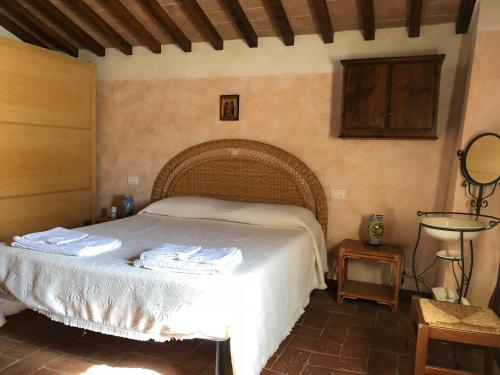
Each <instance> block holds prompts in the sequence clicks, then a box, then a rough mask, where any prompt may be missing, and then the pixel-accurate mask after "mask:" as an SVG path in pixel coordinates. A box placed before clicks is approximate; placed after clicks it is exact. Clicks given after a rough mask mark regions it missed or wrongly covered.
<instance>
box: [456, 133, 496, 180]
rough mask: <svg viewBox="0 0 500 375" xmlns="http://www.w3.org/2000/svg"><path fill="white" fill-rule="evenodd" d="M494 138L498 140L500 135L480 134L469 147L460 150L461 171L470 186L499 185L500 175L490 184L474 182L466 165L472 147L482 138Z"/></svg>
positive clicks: (458, 153)
mask: <svg viewBox="0 0 500 375" xmlns="http://www.w3.org/2000/svg"><path fill="white" fill-rule="evenodd" d="M491 135H492V136H494V137H497V138H500V135H498V134H497V133H481V134H478V135H476V136H475V137H474V138H472V139H471V140H470V141H469V142H468V143H467V145H466V146H465V148H464V149H463V150H459V151H458V152H457V156H458V157H459V159H460V171H461V172H462V175H463V176H464V178H465V179H466V180H467V181H468V182H469V183H470V184H473V185H476V186H483V187H484V186H488V185H494V184H497V183H498V182H499V181H500V175H499V176H497V178H496V179H495V180H493V181H491V182H488V183H486V184H484V183H481V182H477V181H476V180H474V179H473V178H472V176H471V175H470V174H469V172H468V171H467V165H466V163H467V162H466V161H467V155H468V154H469V150H470V148H471V147H472V145H473V144H474V143H475V142H476V141H477V140H478V139H480V138H482V137H486V136H491Z"/></svg>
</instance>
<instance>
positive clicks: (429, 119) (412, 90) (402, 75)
mask: <svg viewBox="0 0 500 375" xmlns="http://www.w3.org/2000/svg"><path fill="white" fill-rule="evenodd" d="M437 74H438V65H437V64H436V62H434V61H430V62H416V63H400V64H394V65H393V66H392V77H391V82H392V84H391V104H390V112H389V128H391V129H415V130H416V129H421V130H422V133H421V135H422V136H426V135H428V136H432V135H434V132H433V130H432V129H433V128H434V119H435V116H434V112H435V110H436V108H435V103H436V99H437V98H436V95H437V94H438V91H437V90H436V85H437V83H438V82H439V81H438V80H436V76H437Z"/></svg>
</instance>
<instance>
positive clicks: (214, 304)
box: [0, 140, 327, 375]
mask: <svg viewBox="0 0 500 375" xmlns="http://www.w3.org/2000/svg"><path fill="white" fill-rule="evenodd" d="M151 200H152V202H153V203H152V204H151V205H150V206H148V207H147V208H146V209H144V210H143V211H141V212H140V213H139V214H138V215H135V216H132V217H129V218H126V219H121V220H117V221H113V222H108V223H102V224H98V225H93V226H88V227H83V228H81V229H80V230H82V231H84V232H87V233H90V234H97V235H108V236H113V237H117V238H119V239H120V240H121V241H122V243H123V246H122V247H121V248H120V249H118V250H116V251H113V252H110V253H106V254H102V255H99V256H95V257H89V258H73V257H64V256H57V255H54V254H45V253H40V252H36V251H30V250H21V249H14V248H12V247H10V246H7V245H1V247H0V284H1V289H2V291H3V297H8V298H11V299H15V300H17V301H21V302H22V303H23V304H25V305H26V306H27V307H28V308H30V309H33V310H35V311H38V312H40V313H42V314H45V315H47V316H49V317H50V318H52V319H54V320H56V321H60V322H62V323H64V324H68V325H72V326H77V327H80V328H84V329H89V330H93V331H97V332H102V333H105V334H112V335H117V336H123V337H128V338H132V339H137V340H149V339H154V340H156V341H166V340H169V339H172V338H177V339H187V338H194V337H197V338H205V339H211V340H215V341H218V342H228V340H230V350H231V359H232V367H233V371H234V373H235V374H237V375H246V374H258V373H259V372H260V370H261V369H262V368H263V367H264V365H265V363H266V361H267V359H268V358H269V357H270V356H271V355H272V354H273V353H274V351H275V350H276V349H277V348H278V346H279V344H280V342H281V341H282V340H283V339H284V338H285V337H286V336H287V335H288V333H289V332H290V330H291V328H292V327H293V326H294V324H295V322H296V321H297V320H298V318H299V317H300V315H301V314H302V313H303V311H304V307H305V306H306V305H307V304H308V303H309V295H310V292H311V291H312V290H313V289H316V288H325V287H326V285H325V283H324V279H323V274H324V272H326V270H327V269H326V251H325V245H324V243H325V241H324V238H325V236H326V228H327V208H326V200H325V196H324V193H323V190H322V188H321V185H320V183H319V181H318V179H317V178H316V176H315V175H314V174H313V173H312V172H311V170H310V169H309V168H308V167H307V166H305V165H304V164H303V163H302V162H301V161H300V160H298V159H297V158H296V157H294V156H293V155H291V154H289V153H287V152H285V151H283V150H281V149H279V148H276V147H274V146H271V145H267V144H263V143H260V142H255V141H247V140H220V141H212V142H207V143H203V144H200V145H196V146H193V147H191V148H189V149H187V150H185V151H183V152H181V153H180V154H178V155H177V156H175V157H174V158H173V159H172V160H170V161H169V162H168V163H167V164H166V165H165V166H164V168H163V169H162V170H161V171H160V173H159V175H158V177H157V178H156V181H155V184H154V187H153V192H152V196H151ZM166 241H168V242H175V243H180V244H202V245H203V246H210V247H220V246H238V247H240V248H241V249H242V252H243V262H242V263H241V264H240V265H239V266H238V267H237V268H236V269H235V270H234V271H233V272H231V273H229V274H224V275H216V276H214V275H194V274H184V273H173V272H163V271H159V272H158V271H150V270H145V269H138V268H134V267H133V266H132V265H131V262H132V260H133V259H135V258H136V257H137V256H138V254H140V253H141V252H142V251H144V250H147V249H150V248H152V247H154V246H156V245H158V244H160V243H162V242H166ZM283 269H286V270H287V272H282V271H283ZM219 360H220V358H219ZM220 370H221V369H220Z"/></svg>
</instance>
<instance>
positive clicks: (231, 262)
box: [134, 247, 243, 274]
mask: <svg viewBox="0 0 500 375" xmlns="http://www.w3.org/2000/svg"><path fill="white" fill-rule="evenodd" d="M242 260H243V255H242V253H241V250H240V249H238V248H236V247H229V248H219V249H201V250H199V251H197V252H195V253H194V254H193V255H191V256H190V257H189V258H187V260H180V259H173V258H170V259H168V258H153V257H149V258H145V259H137V260H135V261H134V266H135V267H143V268H147V269H151V270H171V271H174V272H183V273H197V274H220V273H227V272H229V271H231V270H232V269H233V268H234V267H236V266H237V265H238V264H239V263H241V261H242Z"/></svg>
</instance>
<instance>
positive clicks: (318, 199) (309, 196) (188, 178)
mask: <svg viewBox="0 0 500 375" xmlns="http://www.w3.org/2000/svg"><path fill="white" fill-rule="evenodd" d="M179 195H184V196H187V195H189V196H205V197H213V198H220V199H226V200H233V201H241V202H260V203H278V204H293V205H296V206H302V207H306V208H308V209H310V210H311V211H312V212H313V213H314V215H315V216H316V218H317V219H318V221H319V222H320V224H321V226H322V227H323V232H324V234H325V237H326V231H327V223H328V209H327V206H326V198H325V194H324V192H323V189H322V187H321V184H320V182H319V180H318V178H317V177H316V176H315V175H314V173H313V172H312V171H311V170H310V169H309V168H308V167H307V166H306V165H305V164H304V163H303V162H301V161H300V160H299V159H297V158H296V157H295V156H293V155H292V154H290V153H288V152H286V151H284V150H282V149H280V148H278V147H274V146H271V145H268V144H265V143H261V142H256V141H248V140H243V139H224V140H218V141H211V142H205V143H201V144H198V145H195V146H192V147H190V148H188V149H186V150H184V151H182V152H180V153H179V154H177V155H176V156H175V157H174V158H172V159H171V160H170V161H169V162H168V163H167V164H166V165H165V166H164V167H163V168H162V170H161V171H160V173H159V174H158V177H157V178H156V181H155V183H154V186H153V192H152V194H151V200H152V201H156V200H159V199H162V198H166V197H170V196H179Z"/></svg>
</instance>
